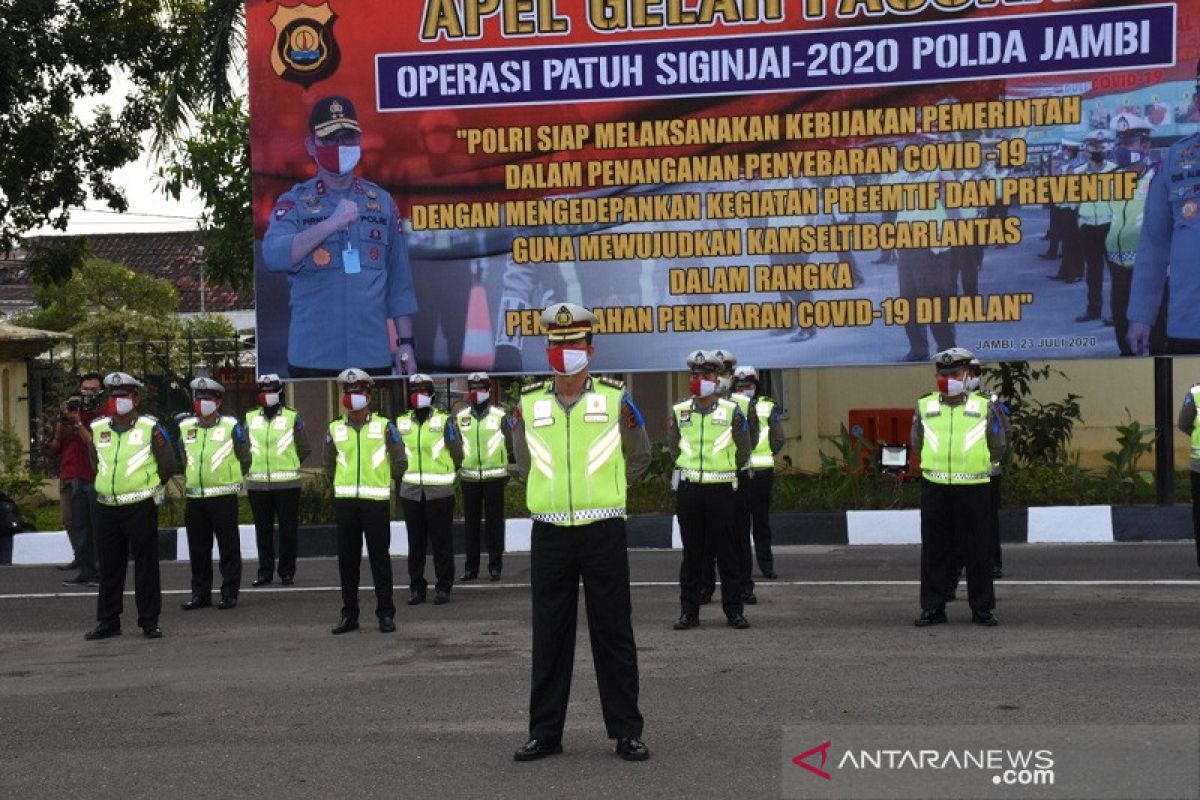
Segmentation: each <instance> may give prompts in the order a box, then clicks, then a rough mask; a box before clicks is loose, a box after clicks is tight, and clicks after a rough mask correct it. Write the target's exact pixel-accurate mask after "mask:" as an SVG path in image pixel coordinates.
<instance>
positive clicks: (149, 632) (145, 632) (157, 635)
mask: <svg viewBox="0 0 1200 800" xmlns="http://www.w3.org/2000/svg"><path fill="white" fill-rule="evenodd" d="M142 636H144V637H146V638H147V639H161V638H162V628H160V627H158V626H157V625H145V626H143V627H142Z"/></svg>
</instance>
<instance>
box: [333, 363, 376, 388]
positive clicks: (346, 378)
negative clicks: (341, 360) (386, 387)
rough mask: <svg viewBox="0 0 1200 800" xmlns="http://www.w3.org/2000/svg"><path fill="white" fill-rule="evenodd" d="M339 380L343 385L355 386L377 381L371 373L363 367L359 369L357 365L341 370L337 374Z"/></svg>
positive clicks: (372, 383) (369, 384) (368, 384)
mask: <svg viewBox="0 0 1200 800" xmlns="http://www.w3.org/2000/svg"><path fill="white" fill-rule="evenodd" d="M337 382H338V384H339V385H341V386H353V385H355V384H366V385H367V386H374V385H375V381H374V380H373V379H372V378H371V376H370V375H368V374H367V373H366V372H364V371H363V370H361V369H357V368H356V367H350V368H348V369H344V370H342V371H341V372H339V373H338V376H337Z"/></svg>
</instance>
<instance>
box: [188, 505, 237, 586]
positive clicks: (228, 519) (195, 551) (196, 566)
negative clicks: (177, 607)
mask: <svg viewBox="0 0 1200 800" xmlns="http://www.w3.org/2000/svg"><path fill="white" fill-rule="evenodd" d="M183 524H184V526H186V528H187V540H188V557H189V558H190V559H191V562H192V597H199V598H202V599H205V600H207V599H210V598H211V597H212V585H213V568H212V551H213V536H214V535H215V536H216V539H217V548H218V550H219V551H220V554H221V563H220V567H221V597H223V598H236V597H237V596H238V588H239V587H240V586H241V585H242V540H241V537H240V536H239V535H238V500H237V495H236V494H223V495H218V496H217V497H189V498H187V502H186V503H185V505H184V509H183Z"/></svg>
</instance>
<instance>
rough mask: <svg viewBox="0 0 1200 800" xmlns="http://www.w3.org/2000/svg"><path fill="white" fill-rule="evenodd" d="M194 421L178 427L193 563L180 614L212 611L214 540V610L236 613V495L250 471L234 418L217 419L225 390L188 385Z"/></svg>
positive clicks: (200, 381)
mask: <svg viewBox="0 0 1200 800" xmlns="http://www.w3.org/2000/svg"><path fill="white" fill-rule="evenodd" d="M190 386H191V390H192V410H193V411H194V412H195V414H194V416H189V417H184V418H183V419H182V420H180V422H179V447H180V451H181V453H182V455H183V461H184V487H185V489H184V494H186V495H187V500H186V501H185V502H184V510H183V523H184V526H185V527H186V528H187V540H188V557H189V559H190V560H191V562H192V596H191V599H189V600H188V601H187V602H186V603H183V604H182V605H181V606H180V608H182V609H183V610H184V611H195V610H196V609H198V608H208V607H210V606H211V605H212V584H213V568H212V548H213V536H214V534H215V536H216V539H217V547H218V548H220V551H221V601H220V602H219V603H217V608H218V609H220V610H222V611H226V610H228V609H231V608H236V607H237V602H238V589H239V588H240V587H241V585H242V542H241V537H240V536H239V533H238V494H239V493H240V492H241V491H242V474H243V473H244V472H245V471H246V470H247V469H249V468H250V445H249V443H248V442H247V441H246V431H245V430H243V428H242V425H241V423H240V422H238V421H237V419H236V418H235V417H231V416H228V415H225V414H221V413H220V411H221V403H222V401H223V400H224V397H225V387H224V386H222V385H221V384H219V383H217V382H216V381H214V380H213V379H212V378H196V379H194V380H193V381H192V382H191V384H190Z"/></svg>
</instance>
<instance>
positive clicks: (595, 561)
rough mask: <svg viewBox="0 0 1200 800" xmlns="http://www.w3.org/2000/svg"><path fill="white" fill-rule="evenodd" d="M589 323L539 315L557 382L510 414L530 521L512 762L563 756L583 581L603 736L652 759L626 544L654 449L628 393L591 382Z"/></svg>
mask: <svg viewBox="0 0 1200 800" xmlns="http://www.w3.org/2000/svg"><path fill="white" fill-rule="evenodd" d="M596 323H597V320H596V317H595V315H593V314H592V313H591V312H590V311H588V310H586V309H584V308H581V307H580V306H577V305H575V304H573V303H559V302H552V303H550V304H549V305H548V306H547V307H546V309H545V311H543V312H542V317H541V324H542V327H543V329H545V331H546V339H547V345H548V346H547V348H546V355H547V358H548V360H549V362H550V366H551V368H552V369H553V371H554V378H553V379H551V380H548V381H545V382H542V383H535V384H533V385H531V386H529V387H527V388H526V389H525V391H524V392H523V393H522V394H521V400H520V403H519V405H518V407H517V408H516V409H515V410H514V412H513V419H514V422H513V451H514V453H515V455H516V459H517V467H518V470H519V472H520V474H521V476H522V478H524V479H525V480H526V492H525V496H526V504H527V505H528V507H529V512H530V516H531V517H532V518H533V531H532V534H531V552H530V582H531V593H532V601H533V675H532V679H531V681H530V684H531V685H530V692H529V741H527V742H526V743H525V744H524V745H522V746H521V747H520V748H519V749H518V750H517V751H516V752H515V753H513V758H514V759H516V760H517V761H534V760H537V759H540V758H545V757H546V756H551V755H555V754H558V753H561V752H562V734H563V726H564V724H565V723H566V716H567V703H568V701H569V699H570V692H571V673H572V669H573V666H574V661H575V625H576V620H577V618H578V605H579V581H580V579H581V578H582V579H583V596H584V602H585V603H586V606H587V617H588V633H589V635H590V637H591V644H592V660H593V663H594V665H595V669H596V683H597V687H598V688H599V690H600V708H601V711H602V713H603V714H604V727H605V731H606V732H607V734H608V737H609V738H610V739H616V741H617V745H616V754H617V755H618V756H619V757H620V758H622V759H625V760H627V761H643V760H645V759H646V758H648V757H649V755H650V752H649V750H647V749H646V745H645V744H643V742H642V740H641V736H642V726H643V720H642V714H641V711H639V710H638V666H637V644H636V642H635V641H634V637H633V620H632V608H631V606H630V599H629V554H628V550H627V548H628V543H627V541H626V536H625V494H626V486H627V485H628V482H629V481H632V480H635V479H636V478H638V477H639V476H641V474H642V473H643V472H645V471H646V468H647V467H648V466H649V465H650V440H649V439H648V438H647V436H646V427H645V425H644V423H643V421H642V416H641V414H640V413H639V412H638V410H637V407H636V406H635V405H634V404H633V400H632V399H631V398H630V396H629V393H628V392H627V391H626V390H625V388H624V385H623V384H622V383H621V382H620V381H614V380H609V379H606V378H597V377H593V376H591V375H590V374H589V373H588V362H589V361H590V359H591V358H592V356H593V355H594V353H595V347H594V346H593V345H592V336H593V331H594V329H595V326H596Z"/></svg>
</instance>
